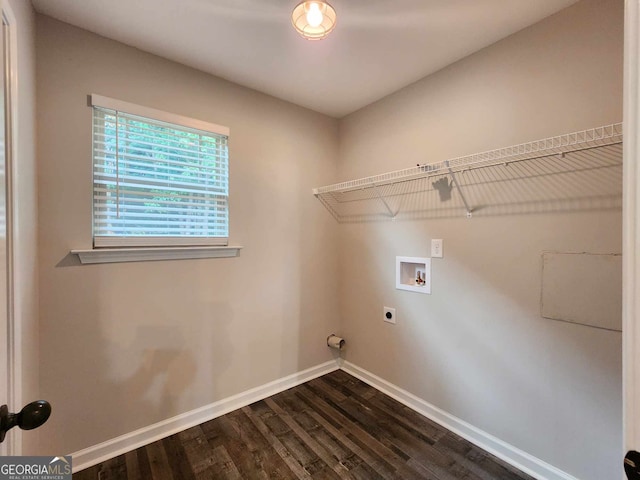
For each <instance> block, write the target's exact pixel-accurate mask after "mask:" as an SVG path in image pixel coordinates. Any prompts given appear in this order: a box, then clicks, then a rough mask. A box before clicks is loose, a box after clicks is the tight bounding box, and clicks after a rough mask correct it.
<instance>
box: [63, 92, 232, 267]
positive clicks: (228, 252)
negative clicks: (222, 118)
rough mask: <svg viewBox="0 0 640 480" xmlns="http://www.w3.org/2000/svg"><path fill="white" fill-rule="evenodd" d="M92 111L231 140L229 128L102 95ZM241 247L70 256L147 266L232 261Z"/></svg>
mask: <svg viewBox="0 0 640 480" xmlns="http://www.w3.org/2000/svg"><path fill="white" fill-rule="evenodd" d="M89 103H90V106H91V107H102V108H108V109H111V110H116V111H125V112H127V113H130V114H133V115H137V116H140V117H145V118H152V119H155V120H160V121H164V122H167V123H172V124H175V125H180V126H184V127H188V128H194V129H197V130H204V131H209V132H213V133H217V134H220V135H225V136H227V137H228V136H229V133H230V129H229V128H228V127H225V126H222V125H217V124H215V123H209V122H204V121H202V120H197V119H194V118H189V117H184V116H182V115H178V114H175V113H170V112H165V111H163V110H156V109H154V108H149V107H145V106H142V105H137V104H134V103H129V102H125V101H122V100H117V99H114V98H109V97H105V96H103V95H98V94H95V93H94V94H91V95H90V96H89ZM241 249H242V247H241V246H226V245H225V246H219V245H210V244H209V245H202V246H197V245H196V246H175V245H170V246H161V247H157V246H152V247H132V248H115V247H113V248H109V247H106V248H105V247H103V248H92V249H74V250H71V252H70V253H71V254H73V255H77V256H78V258H79V260H80V263H82V264H83V265H84V264H98V263H121V262H145V261H157V260H187V259H198V258H229V257H237V256H239V255H240V250H241Z"/></svg>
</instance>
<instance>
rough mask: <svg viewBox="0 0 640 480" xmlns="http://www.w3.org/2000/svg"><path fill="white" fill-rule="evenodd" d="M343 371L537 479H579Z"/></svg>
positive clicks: (381, 383)
mask: <svg viewBox="0 0 640 480" xmlns="http://www.w3.org/2000/svg"><path fill="white" fill-rule="evenodd" d="M340 368H341V369H342V370H344V371H345V372H347V373H349V374H350V375H353V376H354V377H356V378H359V379H360V380H362V381H363V382H365V383H368V384H369V385H371V386H372V387H374V388H376V389H377V390H380V391H381V392H383V393H386V394H387V395H389V396H390V397H392V398H394V399H396V400H397V401H399V402H400V403H402V404H404V405H406V406H407V407H409V408H411V409H412V410H415V411H416V412H418V413H420V414H421V415H424V416H425V417H427V418H429V419H431V420H433V421H434V422H436V423H437V424H439V425H442V426H443V427H444V428H446V429H447V430H450V431H452V432H454V433H456V434H457V435H460V436H461V437H462V438H464V439H466V440H468V441H469V442H471V443H473V444H475V445H477V446H478V447H480V448H482V449H483V450H485V451H487V452H489V453H491V454H492V455H495V456H496V457H498V458H500V459H501V460H503V461H505V462H507V463H508V464H509V465H513V466H514V467H516V468H517V469H519V470H521V471H523V472H525V473H527V474H528V475H531V476H532V477H534V478H537V479H539V480H578V479H577V478H576V477H573V476H572V475H569V474H568V473H566V472H563V471H562V470H560V469H558V468H556V467H554V466H553V465H550V464H548V463H546V462H544V461H542V460H540V459H539V458H536V457H534V456H533V455H529V454H528V453H526V452H524V451H522V450H520V449H519V448H516V447H514V446H513V445H509V444H508V443H506V442H503V441H502V440H500V439H499V438H496V437H494V436H493V435H491V434H489V433H487V432H484V431H482V430H480V429H479V428H476V427H474V426H473V425H470V424H468V423H467V422H465V421H464V420H460V419H459V418H457V417H455V416H453V415H451V414H449V413H447V412H445V411H444V410H441V409H439V408H438V407H436V406H434V405H431V404H430V403H429V402H426V401H425V400H422V399H421V398H418V397H416V396H415V395H413V394H412V393H409V392H407V391H406V390H403V389H402V388H400V387H397V386H396V385H393V384H392V383H389V382H387V381H386V380H383V379H382V378H380V377H378V376H377V375H374V374H373V373H371V372H368V371H367V370H365V369H363V368H360V367H358V366H357V365H354V364H353V363H350V362H345V361H343V362H341V365H340Z"/></svg>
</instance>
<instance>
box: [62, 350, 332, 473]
mask: <svg viewBox="0 0 640 480" xmlns="http://www.w3.org/2000/svg"><path fill="white" fill-rule="evenodd" d="M338 369H339V364H338V362H336V361H335V360H332V361H329V362H326V363H323V364H321V365H317V366H315V367H311V368H309V369H307V370H303V371H301V372H298V373H294V374H293V375H289V376H287V377H284V378H280V379H278V380H274V381H273V382H269V383H267V384H265V385H262V386H260V387H256V388H252V389H250V390H247V391H245V392H242V393H239V394H237V395H233V396H232V397H228V398H225V399H223V400H219V401H217V402H214V403H212V404H210V405H205V406H204V407H200V408H197V409H195V410H191V411H190V412H186V413H183V414H181V415H178V416H175V417H173V418H169V419H167V420H163V421H161V422H158V423H155V424H153V425H149V426H148V427H144V428H141V429H139V430H136V431H134V432H131V433H127V434H125V435H122V436H120V437H116V438H113V439H111V440H107V441H106V442H103V443H100V444H98V445H94V446H92V447H89V448H85V449H84V450H80V451H78V452H75V453H73V454H71V456H72V457H73V473H76V472H79V471H80V470H84V469H85V468H89V467H92V466H93V465H96V464H98V463H100V462H104V461H105V460H108V459H110V458H113V457H117V456H118V455H122V454H123V453H126V452H129V451H131V450H134V449H136V448H139V447H142V446H144V445H148V444H149V443H152V442H155V441H157V440H160V439H162V438H165V437H168V436H169V435H173V434H174V433H178V432H181V431H182V430H186V429H187V428H191V427H194V426H196V425H200V424H201V423H204V422H208V421H209V420H213V419H214V418H217V417H220V416H222V415H225V414H227V413H229V412H232V411H234V410H237V409H238V408H242V407H245V406H247V405H250V404H252V403H254V402H257V401H259V400H262V399H264V398H267V397H270V396H271V395H275V394H276V393H280V392H282V391H284V390H287V389H289V388H291V387H295V386H296V385H300V384H302V383H305V382H308V381H309V380H312V379H314V378H317V377H320V376H322V375H325V374H327V373H329V372H333V371H334V370H338Z"/></svg>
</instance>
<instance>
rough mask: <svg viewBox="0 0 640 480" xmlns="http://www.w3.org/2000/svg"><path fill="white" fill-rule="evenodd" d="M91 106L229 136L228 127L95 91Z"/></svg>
mask: <svg viewBox="0 0 640 480" xmlns="http://www.w3.org/2000/svg"><path fill="white" fill-rule="evenodd" d="M91 106H92V107H102V108H108V109H111V110H116V111H118V112H127V113H129V114H132V115H137V116H139V117H145V118H151V119H154V120H160V121H162V122H167V123H173V124H175V125H181V126H183V127H188V128H195V129H196V130H204V131H207V132H212V133H217V134H219V135H225V136H227V137H228V136H229V127H225V126H222V125H216V124H215V123H209V122H204V121H202V120H197V119H195V118H189V117H183V116H182V115H178V114H175V113H171V112H165V111H163V110H156V109H155V108H149V107H144V106H142V105H136V104H135V103H129V102H124V101H122V100H116V99H115V98H109V97H104V96H102V95H98V94H95V93H92V94H91Z"/></svg>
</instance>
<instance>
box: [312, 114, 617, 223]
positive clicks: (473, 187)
mask: <svg viewBox="0 0 640 480" xmlns="http://www.w3.org/2000/svg"><path fill="white" fill-rule="evenodd" d="M313 193H314V195H315V196H316V197H317V198H318V199H319V200H320V201H321V202H322V203H323V205H324V206H325V207H326V208H327V209H328V210H329V212H331V214H332V215H333V216H334V217H335V218H336V220H337V221H338V222H341V223H343V222H364V221H377V220H395V219H398V218H401V219H405V218H439V217H452V216H458V215H466V216H467V217H471V216H472V215H499V214H512V213H541V212H549V211H575V210H597V209H616V208H621V204H622V124H621V123H617V124H613V125H607V126H603V127H597V128H592V129H589V130H583V131H581V132H575V133H570V134H566V135H559V136H556V137H551V138H546V139H543V140H537V141H534V142H528V143H523V144H520V145H514V146H510V147H505V148H499V149H496V150H491V151H488V152H482V153H476V154H473V155H468V156H464V157H458V158H454V159H450V160H445V161H443V162H438V163H432V164H424V165H418V166H416V167H413V168H407V169H404V170H398V171H394V172H389V173H384V174H381V175H375V176H371V177H365V178H361V179H357V180H351V181H348V182H342V183H337V184H334V185H328V186H325V187H320V188H316V189H314V190H313Z"/></svg>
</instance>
